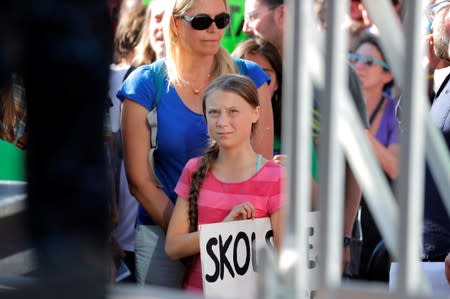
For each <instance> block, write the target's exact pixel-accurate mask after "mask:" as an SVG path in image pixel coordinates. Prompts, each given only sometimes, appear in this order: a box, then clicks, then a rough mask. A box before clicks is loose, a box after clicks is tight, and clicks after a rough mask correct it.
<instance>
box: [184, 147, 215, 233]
mask: <svg viewBox="0 0 450 299" xmlns="http://www.w3.org/2000/svg"><path fill="white" fill-rule="evenodd" d="M218 155H219V146H218V145H217V143H214V144H213V145H211V147H210V148H209V149H208V150H207V151H206V153H205V154H204V155H203V157H202V160H201V161H200V165H199V167H198V169H197V171H196V172H194V173H193V174H192V183H191V187H190V190H189V214H188V216H189V225H190V231H191V232H194V231H196V230H197V224H198V208H197V200H198V196H199V192H200V188H201V186H202V184H203V181H204V179H205V177H206V175H207V174H208V172H209V169H210V167H211V165H212V164H213V162H214V161H216V159H217V157H218Z"/></svg>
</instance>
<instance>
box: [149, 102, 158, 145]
mask: <svg viewBox="0 0 450 299" xmlns="http://www.w3.org/2000/svg"><path fill="white" fill-rule="evenodd" d="M147 122H148V124H149V126H150V133H151V140H150V146H151V148H156V134H157V133H158V117H157V115H156V107H154V108H153V109H152V110H151V111H150V112H149V113H148V114H147Z"/></svg>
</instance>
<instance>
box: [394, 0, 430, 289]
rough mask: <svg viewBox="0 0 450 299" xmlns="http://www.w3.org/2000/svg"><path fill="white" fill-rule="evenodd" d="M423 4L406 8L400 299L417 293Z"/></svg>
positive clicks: (422, 131) (417, 0)
mask: <svg viewBox="0 0 450 299" xmlns="http://www.w3.org/2000/svg"><path fill="white" fill-rule="evenodd" d="M423 2H424V1H420V0H410V1H408V3H407V5H409V6H408V7H407V20H406V24H405V30H406V55H405V56H406V63H405V65H404V78H403V82H402V83H403V84H402V87H403V95H402V98H403V99H404V102H405V105H404V110H403V112H404V114H403V117H404V119H403V121H404V123H405V131H404V132H403V134H402V136H401V149H402V151H401V152H402V155H401V157H400V168H401V172H400V176H399V181H398V198H399V202H400V210H401V211H402V212H403V214H402V215H401V219H400V228H399V235H400V236H403V238H401V239H400V244H399V249H400V250H399V251H400V252H401V253H402V254H401V255H400V257H399V278H398V282H399V285H398V292H399V295H400V296H401V297H406V296H410V295H412V294H417V292H419V291H421V287H422V284H421V273H422V272H421V269H420V264H419V262H420V250H421V244H422V238H421V231H422V222H423V221H422V219H423V173H424V157H425V155H424V153H425V152H424V141H425V138H424V137H425V126H424V124H425V115H426V114H425V113H426V111H427V110H426V97H425V80H424V78H425V76H424V69H423V67H422V58H423V57H424V54H425V52H424V49H423V43H422V42H421V40H422V37H423V36H424V28H423V26H421V25H422V22H421V20H422V14H423V7H422V5H421V4H423Z"/></svg>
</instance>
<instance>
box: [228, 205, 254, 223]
mask: <svg viewBox="0 0 450 299" xmlns="http://www.w3.org/2000/svg"><path fill="white" fill-rule="evenodd" d="M255 217H256V210H255V207H254V206H253V205H252V204H251V203H249V202H244V203H241V204H239V205H237V206H235V207H234V208H233V210H231V212H230V213H229V214H228V215H227V217H225V219H224V220H223V222H228V221H235V220H246V219H255Z"/></svg>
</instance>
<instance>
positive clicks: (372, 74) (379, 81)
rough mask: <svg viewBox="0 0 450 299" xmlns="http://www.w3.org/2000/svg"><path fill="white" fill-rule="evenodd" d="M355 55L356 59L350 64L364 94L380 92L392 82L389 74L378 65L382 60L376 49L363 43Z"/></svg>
mask: <svg viewBox="0 0 450 299" xmlns="http://www.w3.org/2000/svg"><path fill="white" fill-rule="evenodd" d="M356 54H357V57H358V58H357V59H356V61H351V62H352V64H353V65H354V67H355V70H356V73H357V74H358V76H359V79H360V80H361V83H362V86H363V88H364V90H365V91H366V92H370V91H371V90H377V91H379V90H382V89H383V86H384V85H385V84H386V83H389V82H390V81H392V75H391V73H390V72H389V71H385V70H384V69H383V67H382V66H381V65H380V63H381V62H384V59H383V57H382V56H381V53H380V51H379V50H378V49H377V47H375V46H374V45H372V44H370V43H365V44H362V45H361V46H359V47H358V49H357V50H356ZM370 61H372V62H370Z"/></svg>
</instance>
